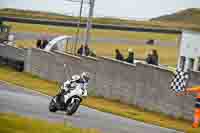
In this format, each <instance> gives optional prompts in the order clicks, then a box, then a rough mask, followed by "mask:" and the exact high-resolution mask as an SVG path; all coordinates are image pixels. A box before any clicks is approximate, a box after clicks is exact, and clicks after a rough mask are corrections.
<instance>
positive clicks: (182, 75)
mask: <svg viewBox="0 0 200 133" xmlns="http://www.w3.org/2000/svg"><path fill="white" fill-rule="evenodd" d="M188 80H189V73H188V72H185V71H183V70H181V69H177V70H176V73H175V75H174V78H173V80H172V82H171V85H170V88H171V90H172V91H174V92H176V93H178V92H184V91H185V89H186V87H187V83H188Z"/></svg>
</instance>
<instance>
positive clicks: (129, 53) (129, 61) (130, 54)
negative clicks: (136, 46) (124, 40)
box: [126, 49, 134, 64]
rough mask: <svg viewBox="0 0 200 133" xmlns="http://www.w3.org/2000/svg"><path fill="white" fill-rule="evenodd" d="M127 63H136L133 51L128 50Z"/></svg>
mask: <svg viewBox="0 0 200 133" xmlns="http://www.w3.org/2000/svg"><path fill="white" fill-rule="evenodd" d="M126 62H128V63H132V64H133V63H134V52H133V50H132V49H128V58H126Z"/></svg>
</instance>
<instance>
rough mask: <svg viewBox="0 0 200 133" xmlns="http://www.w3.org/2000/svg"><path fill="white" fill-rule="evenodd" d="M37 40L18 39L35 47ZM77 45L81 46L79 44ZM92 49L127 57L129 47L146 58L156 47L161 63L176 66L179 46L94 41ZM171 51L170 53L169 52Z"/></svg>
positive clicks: (104, 54)
mask: <svg viewBox="0 0 200 133" xmlns="http://www.w3.org/2000/svg"><path fill="white" fill-rule="evenodd" d="M35 44H36V41H30V40H19V41H16V46H17V47H23V48H27V47H32V48H35ZM77 47H80V45H79V46H77ZM90 48H91V50H92V51H95V52H96V54H97V55H98V56H107V57H111V58H114V57H115V49H119V50H120V51H121V53H122V54H123V55H124V56H125V57H127V56H128V48H132V49H133V51H134V53H135V57H136V58H139V59H145V58H146V57H147V53H148V52H150V50H151V49H156V50H157V51H158V54H159V58H160V63H161V64H166V65H169V66H173V67H175V66H176V64H177V59H178V46H148V45H131V44H110V43H92V44H91V45H90ZM169 51H170V54H169Z"/></svg>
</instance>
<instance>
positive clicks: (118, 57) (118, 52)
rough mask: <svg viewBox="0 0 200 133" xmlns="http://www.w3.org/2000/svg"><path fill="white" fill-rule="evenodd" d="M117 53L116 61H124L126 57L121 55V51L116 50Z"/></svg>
mask: <svg viewBox="0 0 200 133" xmlns="http://www.w3.org/2000/svg"><path fill="white" fill-rule="evenodd" d="M115 53H116V56H115V59H117V60H121V61H123V60H124V57H123V55H122V54H121V53H120V51H119V49H116V50H115Z"/></svg>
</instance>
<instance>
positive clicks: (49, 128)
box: [0, 113, 97, 133]
mask: <svg viewBox="0 0 200 133" xmlns="http://www.w3.org/2000/svg"><path fill="white" fill-rule="evenodd" d="M0 125H1V126H0V133H97V130H95V129H79V128H73V127H71V126H69V125H66V124H65V125H63V124H61V123H59V124H58V123H48V122H46V121H43V120H37V119H31V118H27V117H22V116H18V115H16V114H11V113H0Z"/></svg>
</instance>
